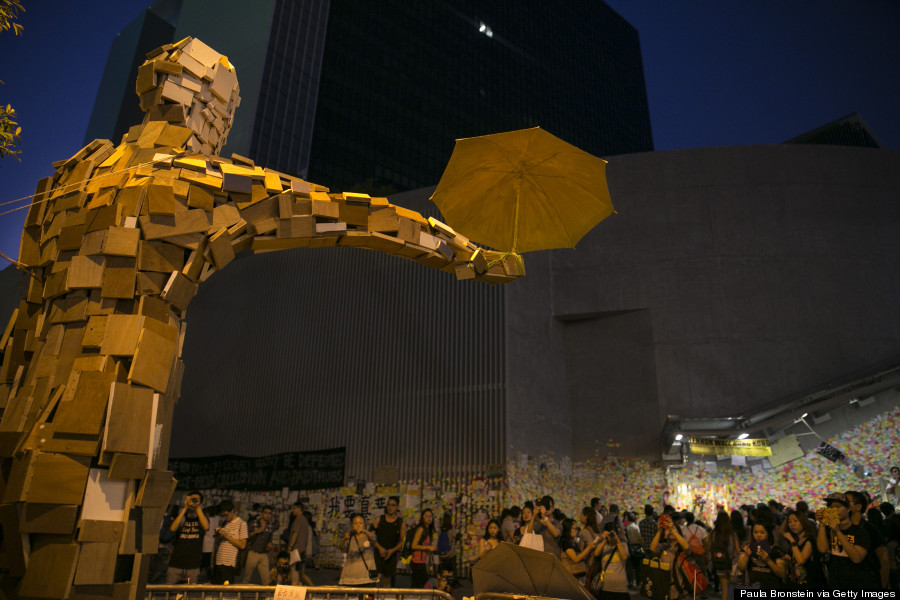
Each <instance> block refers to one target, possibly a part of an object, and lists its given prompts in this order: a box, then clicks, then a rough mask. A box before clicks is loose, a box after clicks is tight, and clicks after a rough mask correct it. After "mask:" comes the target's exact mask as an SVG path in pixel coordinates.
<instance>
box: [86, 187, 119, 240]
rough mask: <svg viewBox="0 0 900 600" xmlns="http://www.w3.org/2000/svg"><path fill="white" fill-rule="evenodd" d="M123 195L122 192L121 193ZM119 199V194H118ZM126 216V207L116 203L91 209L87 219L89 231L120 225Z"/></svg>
mask: <svg viewBox="0 0 900 600" xmlns="http://www.w3.org/2000/svg"><path fill="white" fill-rule="evenodd" d="M120 195H121V193H120ZM117 199H118V196H117ZM124 218H125V207H124V206H123V205H122V204H119V203H116V204H113V205H112V206H104V207H102V208H98V209H96V210H93V211H91V213H90V215H88V217H87V219H86V221H85V222H86V223H87V226H88V228H87V231H88V233H90V232H92V231H102V230H106V229H109V228H110V227H118V226H120V225H121V224H122V221H123V219H124Z"/></svg>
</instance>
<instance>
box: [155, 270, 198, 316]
mask: <svg viewBox="0 0 900 600" xmlns="http://www.w3.org/2000/svg"><path fill="white" fill-rule="evenodd" d="M196 294H197V284H196V283H194V282H193V281H191V280H190V279H188V278H187V277H185V276H184V275H182V274H181V273H180V272H179V271H172V274H171V275H170V276H169V280H168V281H167V282H166V285H165V288H163V291H162V298H163V300H165V301H166V302H168V303H169V304H171V305H172V306H174V307H176V308H178V309H179V310H184V309H186V308H187V306H188V304H189V303H190V301H191V299H192V298H193V297H194V296H195V295H196Z"/></svg>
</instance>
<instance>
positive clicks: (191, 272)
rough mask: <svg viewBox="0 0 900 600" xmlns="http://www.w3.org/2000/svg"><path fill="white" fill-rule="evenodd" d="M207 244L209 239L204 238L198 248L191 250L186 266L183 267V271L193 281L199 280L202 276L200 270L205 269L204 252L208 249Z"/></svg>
mask: <svg viewBox="0 0 900 600" xmlns="http://www.w3.org/2000/svg"><path fill="white" fill-rule="evenodd" d="M207 244H208V242H207V240H206V239H204V240H203V242H201V244H200V245H199V246H198V247H197V249H196V250H193V251H191V254H190V256H188V259H187V261H186V262H185V263H184V268H183V269H181V273H182V274H183V275H184V276H185V277H187V278H188V279H190V280H191V281H194V282H196V281H197V279H198V278H199V277H200V272H201V271H202V270H203V266H204V265H205V264H206V259H205V258H204V252H205V251H206V246H207Z"/></svg>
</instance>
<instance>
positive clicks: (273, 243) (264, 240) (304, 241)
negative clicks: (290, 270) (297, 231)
mask: <svg viewBox="0 0 900 600" xmlns="http://www.w3.org/2000/svg"><path fill="white" fill-rule="evenodd" d="M310 239H311V238H308V237H302V238H276V237H271V236H257V237H255V238H253V243H252V244H250V249H251V250H252V251H253V252H254V253H259V252H272V251H275V250H287V249H289V248H307V247H309V242H310Z"/></svg>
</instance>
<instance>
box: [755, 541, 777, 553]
mask: <svg viewBox="0 0 900 600" xmlns="http://www.w3.org/2000/svg"><path fill="white" fill-rule="evenodd" d="M760 548H762V549H763V551H765V552H766V554H769V553H771V551H772V548H771V547H770V546H769V541H768V540H763V541H761V542H757V541H752V542H750V554H759V549H760Z"/></svg>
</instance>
